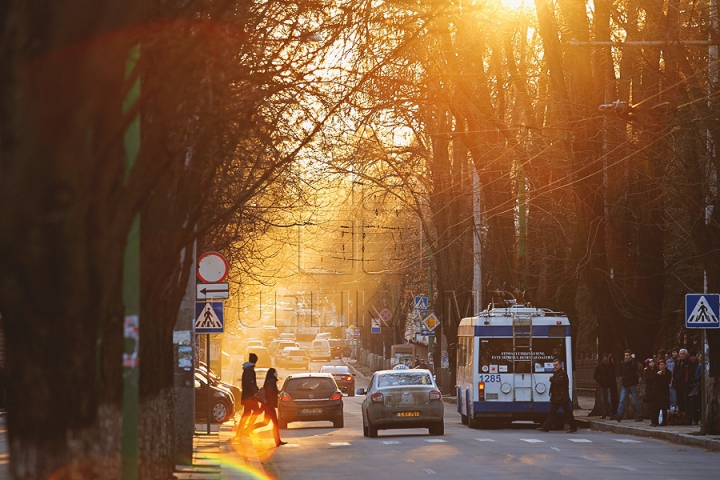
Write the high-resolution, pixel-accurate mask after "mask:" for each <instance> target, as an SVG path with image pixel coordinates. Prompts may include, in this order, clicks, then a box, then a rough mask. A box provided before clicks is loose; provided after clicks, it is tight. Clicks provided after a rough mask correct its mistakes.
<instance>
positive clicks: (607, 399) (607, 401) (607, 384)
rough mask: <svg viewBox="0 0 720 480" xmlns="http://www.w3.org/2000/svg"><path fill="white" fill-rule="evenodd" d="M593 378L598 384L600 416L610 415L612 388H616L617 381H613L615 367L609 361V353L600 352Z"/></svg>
mask: <svg viewBox="0 0 720 480" xmlns="http://www.w3.org/2000/svg"><path fill="white" fill-rule="evenodd" d="M593 378H594V379H595V381H596V382H597V384H598V393H599V394H600V412H601V415H600V418H601V419H602V418H605V416H608V417H612V412H613V410H612V389H616V390H617V383H615V367H613V365H612V364H611V363H610V355H609V354H607V353H603V354H602V361H601V362H600V363H599V364H598V366H597V367H595V375H593Z"/></svg>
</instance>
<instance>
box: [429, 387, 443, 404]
mask: <svg viewBox="0 0 720 480" xmlns="http://www.w3.org/2000/svg"><path fill="white" fill-rule="evenodd" d="M436 400H442V393H440V391H439V390H430V401H431V402H434V401H436Z"/></svg>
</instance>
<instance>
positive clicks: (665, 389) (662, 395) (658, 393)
mask: <svg viewBox="0 0 720 480" xmlns="http://www.w3.org/2000/svg"><path fill="white" fill-rule="evenodd" d="M656 375H657V380H656V381H655V382H654V383H653V385H652V394H653V399H654V400H655V401H654V403H653V406H654V408H655V410H654V411H652V412H650V426H652V427H657V426H658V425H660V426H663V427H664V426H665V425H667V416H668V409H669V408H670V377H671V375H672V374H671V373H670V372H669V371H668V369H667V365H666V363H665V360H662V359H660V360H658V371H657V374H656ZM661 416H662V419H661Z"/></svg>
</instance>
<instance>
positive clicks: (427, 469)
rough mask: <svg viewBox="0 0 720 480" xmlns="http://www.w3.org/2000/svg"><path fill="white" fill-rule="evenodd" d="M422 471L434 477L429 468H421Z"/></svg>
mask: <svg viewBox="0 0 720 480" xmlns="http://www.w3.org/2000/svg"><path fill="white" fill-rule="evenodd" d="M423 471H424V472H425V473H429V474H430V475H435V472H434V471H433V470H430V469H429V468H423Z"/></svg>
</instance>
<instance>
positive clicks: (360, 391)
mask: <svg viewBox="0 0 720 480" xmlns="http://www.w3.org/2000/svg"><path fill="white" fill-rule="evenodd" d="M355 393H357V394H358V395H365V394H366V393H367V392H366V391H365V389H364V388H358V390H357V392H355Z"/></svg>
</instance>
